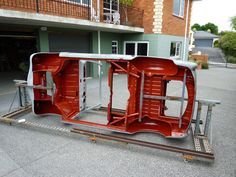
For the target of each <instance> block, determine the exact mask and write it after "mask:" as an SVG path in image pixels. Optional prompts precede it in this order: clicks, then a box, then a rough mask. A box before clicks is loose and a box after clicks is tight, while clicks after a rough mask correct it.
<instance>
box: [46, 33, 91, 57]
mask: <svg viewBox="0 0 236 177" xmlns="http://www.w3.org/2000/svg"><path fill="white" fill-rule="evenodd" d="M89 41H90V40H89V33H83V34H74V33H73V34H70V33H64V32H62V33H59V32H58V33H49V50H50V52H80V53H89V52H90V44H89Z"/></svg>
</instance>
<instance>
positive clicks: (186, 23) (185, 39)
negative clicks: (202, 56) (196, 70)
mask: <svg viewBox="0 0 236 177" xmlns="http://www.w3.org/2000/svg"><path fill="white" fill-rule="evenodd" d="M188 19H189V0H188V3H187V12H186V22H185V34H184V52H183V60H184V61H185V60H187V59H186V48H187V35H188Z"/></svg>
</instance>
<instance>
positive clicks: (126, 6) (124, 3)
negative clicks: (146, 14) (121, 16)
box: [120, 0, 134, 22]
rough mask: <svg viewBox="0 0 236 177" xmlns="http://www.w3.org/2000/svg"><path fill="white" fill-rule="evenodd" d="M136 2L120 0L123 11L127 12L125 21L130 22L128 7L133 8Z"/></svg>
mask: <svg viewBox="0 0 236 177" xmlns="http://www.w3.org/2000/svg"><path fill="white" fill-rule="evenodd" d="M133 2H134V0H120V4H121V5H122V6H121V7H122V9H123V10H124V12H125V21H126V22H128V20H129V19H128V12H127V11H128V6H131V5H132V4H133Z"/></svg>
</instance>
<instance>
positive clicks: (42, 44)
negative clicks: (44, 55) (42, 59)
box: [38, 29, 49, 52]
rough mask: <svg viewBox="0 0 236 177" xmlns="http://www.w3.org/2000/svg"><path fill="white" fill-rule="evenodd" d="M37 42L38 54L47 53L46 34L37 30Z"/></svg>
mask: <svg viewBox="0 0 236 177" xmlns="http://www.w3.org/2000/svg"><path fill="white" fill-rule="evenodd" d="M38 42H39V50H40V52H49V40H48V32H47V31H41V30H40V29H39V33H38Z"/></svg>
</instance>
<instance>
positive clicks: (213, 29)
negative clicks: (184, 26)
mask: <svg viewBox="0 0 236 177" xmlns="http://www.w3.org/2000/svg"><path fill="white" fill-rule="evenodd" d="M191 29H192V30H196V31H209V32H210V33H212V34H215V35H218V26H216V25H215V24H213V23H207V24H205V25H202V26H201V25H199V24H198V23H195V24H194V25H193V26H192V27H191Z"/></svg>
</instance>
